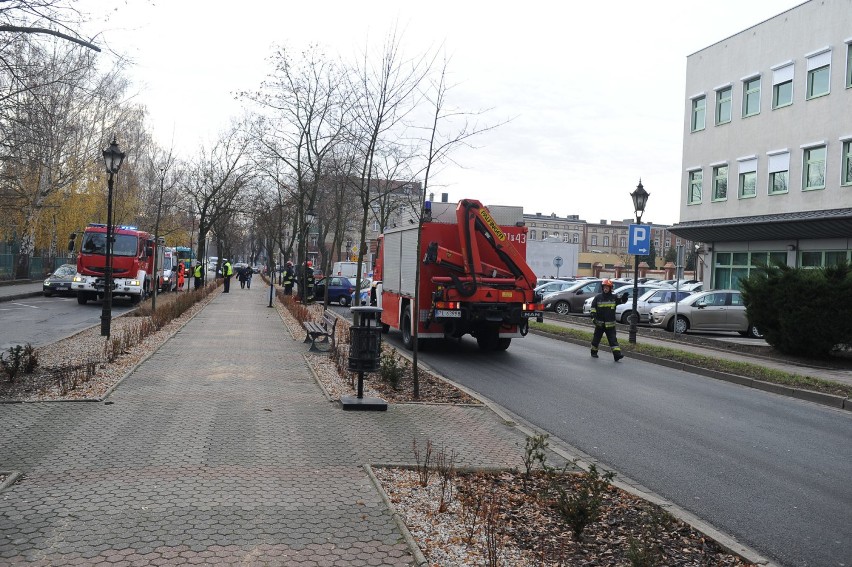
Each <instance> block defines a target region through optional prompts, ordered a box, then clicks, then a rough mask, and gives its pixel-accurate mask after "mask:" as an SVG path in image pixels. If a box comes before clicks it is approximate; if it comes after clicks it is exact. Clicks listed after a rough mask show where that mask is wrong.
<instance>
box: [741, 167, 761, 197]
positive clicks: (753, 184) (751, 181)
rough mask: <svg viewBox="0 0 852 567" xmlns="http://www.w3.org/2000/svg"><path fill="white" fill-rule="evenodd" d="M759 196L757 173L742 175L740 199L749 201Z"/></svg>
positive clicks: (750, 172)
mask: <svg viewBox="0 0 852 567" xmlns="http://www.w3.org/2000/svg"><path fill="white" fill-rule="evenodd" d="M756 196H757V172H756V171H749V172H747V173H740V184H739V197H740V199H749V198H751V197H756Z"/></svg>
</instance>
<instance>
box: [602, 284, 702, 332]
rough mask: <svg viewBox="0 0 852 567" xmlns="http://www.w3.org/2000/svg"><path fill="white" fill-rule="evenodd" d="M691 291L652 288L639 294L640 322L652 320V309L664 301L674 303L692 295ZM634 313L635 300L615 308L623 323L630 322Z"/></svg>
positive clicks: (637, 308) (616, 316)
mask: <svg viewBox="0 0 852 567" xmlns="http://www.w3.org/2000/svg"><path fill="white" fill-rule="evenodd" d="M692 293H693V292H691V291H683V290H676V289H665V288H664V289H650V290H648V291H646V292H645V293H643V294H642V295H640V296H639V298H638V299H637V300H636V312H637V313H639V323H649V322H650V321H651V309H652V308H654V307H657V306H659V305H662V304H664V303H674V302H675V301H680V300H681V299H685V298H687V297H689V296H690V295H692ZM631 313H633V302H632V301H628V302H627V303H622V304H621V305H619V306H617V307H616V308H615V320H616V321H621V322H622V323H625V324H627V323H629V322H630V314H631Z"/></svg>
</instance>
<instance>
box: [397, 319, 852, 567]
mask: <svg viewBox="0 0 852 567" xmlns="http://www.w3.org/2000/svg"><path fill="white" fill-rule="evenodd" d="M386 337H387V339H388V340H390V341H391V342H393V343H395V344H396V345H399V339H400V335H399V333H396V332H393V331H392V332H391V333H390V334H389V335H386ZM625 340H626V337H625ZM420 356H421V358H422V360H423V361H424V362H426V363H427V364H429V365H430V366H432V367H433V368H435V369H436V370H438V371H439V372H441V373H442V374H444V375H445V376H448V377H450V378H452V379H453V380H455V381H457V382H459V383H461V384H463V385H465V386H467V387H468V388H471V389H473V390H475V391H477V392H480V393H482V394H483V395H484V396H486V397H488V398H489V399H491V400H493V401H495V402H496V403H498V404H500V405H501V406H503V407H504V408H506V409H508V410H509V411H511V412H513V413H514V414H516V415H518V416H520V417H522V418H523V419H524V420H526V421H528V422H530V423H531V424H533V425H534V426H535V427H537V428H539V429H541V430H543V431H547V432H548V433H550V434H551V435H552V436H555V437H557V438H559V439H560V440H562V441H563V442H565V443H568V444H569V445H571V446H573V447H576V448H578V449H580V450H581V451H583V452H585V453H587V454H589V455H591V456H592V457H594V458H595V459H598V460H600V461H601V462H602V463H604V464H605V465H607V466H609V467H612V468H613V469H614V470H616V471H617V472H618V473H620V474H622V475H624V476H626V477H628V478H630V479H632V480H633V481H637V482H639V483H641V484H642V485H644V486H646V487H648V488H649V489H651V490H652V491H654V492H656V493H657V494H660V495H661V496H663V497H665V498H666V499H668V500H670V501H673V502H675V503H677V504H678V505H679V506H681V507H683V508H685V509H687V510H689V511H691V512H693V513H694V514H696V515H697V516H698V517H700V518H702V519H703V520H705V521H708V522H709V523H711V524H713V525H715V526H716V527H718V528H720V529H721V530H722V531H724V532H727V533H729V534H731V535H733V536H734V537H736V538H737V539H738V540H740V541H741V542H743V543H746V544H748V545H750V546H752V547H753V548H755V549H757V550H759V551H760V552H761V553H763V554H764V555H766V556H767V557H770V558H773V559H774V560H776V561H777V562H778V563H780V564H782V565H789V566H794V565H795V566H815V565H819V566H842V565H847V566H848V565H850V564H852V561H850V559H852V484H850V482H849V481H850V479H852V443H850V439H852V416H850V414H849V413H848V412H843V411H841V410H834V409H830V408H827V407H824V406H820V405H816V404H810V403H807V402H803V401H800V400H795V399H791V398H787V397H783V396H778V395H774V394H770V393H766V392H762V391H759V390H754V389H750V388H745V387H741V386H737V385H734V384H730V383H727V382H721V381H718V380H713V379H710V378H705V377H702V376H698V375H693V374H689V373H686V372H680V371H676V370H670V369H667V368H663V367H660V366H657V365H654V364H650V363H643V362H639V361H635V360H630V359H629V358H628V359H625V360H624V361H622V362H621V363H614V362H613V360H612V357H611V356H610V355H609V354H608V353H604V352H602V353H601V358H600V359H598V360H595V359H592V358H591V357H590V356H589V350H588V348H585V347H580V346H576V345H573V344H570V343H564V342H561V341H555V340H553V339H549V338H545V337H540V336H535V335H529V336H527V337H526V338H524V339H514V340H513V341H512V346H511V347H510V348H509V350H508V351H507V352H502V353H482V352H480V351H479V350H478V348H477V346H476V343H475V341H474V340H472V339H470V338H469V337H467V338H465V339H464V340H463V341H462V342H460V343H447V342H443V343H438V345H430V346H427V348H426V350H424V351H422V352H421V354H420Z"/></svg>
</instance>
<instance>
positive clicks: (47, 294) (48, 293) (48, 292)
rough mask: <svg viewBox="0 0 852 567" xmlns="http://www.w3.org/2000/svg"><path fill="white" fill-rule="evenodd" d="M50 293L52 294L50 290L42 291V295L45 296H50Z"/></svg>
mask: <svg viewBox="0 0 852 567" xmlns="http://www.w3.org/2000/svg"><path fill="white" fill-rule="evenodd" d="M51 295H53V292H52V291H46V292H44V296H45V297H50V296H51Z"/></svg>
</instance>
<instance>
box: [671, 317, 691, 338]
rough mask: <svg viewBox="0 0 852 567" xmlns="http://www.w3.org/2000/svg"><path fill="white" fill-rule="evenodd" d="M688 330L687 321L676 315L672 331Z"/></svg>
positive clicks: (683, 331) (681, 331)
mask: <svg viewBox="0 0 852 567" xmlns="http://www.w3.org/2000/svg"><path fill="white" fill-rule="evenodd" d="M688 330H689V321H688V320H687V318H686V317H684V316H682V315H678V316H677V321H675V322H674V332H676V333H679V334H683V333H685V332H687V331H688Z"/></svg>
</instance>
